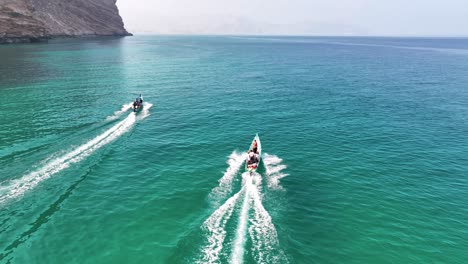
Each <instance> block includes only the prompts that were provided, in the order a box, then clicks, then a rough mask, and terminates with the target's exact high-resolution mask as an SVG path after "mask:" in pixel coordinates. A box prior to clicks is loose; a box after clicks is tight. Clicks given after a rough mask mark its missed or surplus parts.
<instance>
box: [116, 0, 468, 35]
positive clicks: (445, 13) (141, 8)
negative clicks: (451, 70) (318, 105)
mask: <svg viewBox="0 0 468 264" xmlns="http://www.w3.org/2000/svg"><path fill="white" fill-rule="evenodd" d="M117 5H118V6H119V9H120V13H121V15H122V17H123V19H124V22H125V25H126V28H127V29H128V30H129V31H131V32H133V33H136V34H138V33H163V34H171V33H173V34H184V33H185V34H293V35H392V36H399V35H403V36H408V35H413V36H468V0H445V1H444V0H320V1H319V0H270V1H267V0H231V1H225V0H118V1H117Z"/></svg>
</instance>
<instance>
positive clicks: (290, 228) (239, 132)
mask: <svg viewBox="0 0 468 264" xmlns="http://www.w3.org/2000/svg"><path fill="white" fill-rule="evenodd" d="M0 58H1V64H0V98H1V102H2V107H0V263H48V264H52V263H57V264H62V263H466V262H467V260H468V250H467V249H468V202H467V199H466V197H467V193H468V136H467V135H468V87H467V84H468V74H467V73H468V39H442V38H438V39H424V38H320V37H310V38H309V37H288V38H286V37H228V36H226V37H209V36H204V37H196V36H170V37H169V36H136V37H131V38H123V39H106V38H103V39H88V40H56V41H51V42H50V43H49V44H37V45H11V46H0ZM140 93H141V94H142V95H143V96H144V98H145V107H144V110H143V111H142V112H140V113H137V114H134V113H132V112H130V111H128V107H129V104H130V103H131V101H132V100H133V99H134V98H135V97H136V96H137V95H138V94H140ZM255 133H259V135H260V138H261V141H262V147H263V162H262V164H261V166H260V168H259V171H258V173H256V174H253V175H249V174H246V173H245V169H244V164H243V159H244V155H245V154H244V152H245V150H246V149H247V148H248V146H249V144H250V142H251V140H252V139H253V137H254V136H255Z"/></svg>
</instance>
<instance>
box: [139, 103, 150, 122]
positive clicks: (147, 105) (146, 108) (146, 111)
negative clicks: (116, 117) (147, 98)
mask: <svg viewBox="0 0 468 264" xmlns="http://www.w3.org/2000/svg"><path fill="white" fill-rule="evenodd" d="M151 107H153V104H151V103H147V102H144V103H143V109H142V110H141V113H140V114H137V118H138V120H142V119H145V118H147V117H148V116H150V112H149V110H150V108H151Z"/></svg>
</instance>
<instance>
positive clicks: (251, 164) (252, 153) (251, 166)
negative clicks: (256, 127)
mask: <svg viewBox="0 0 468 264" xmlns="http://www.w3.org/2000/svg"><path fill="white" fill-rule="evenodd" d="M255 145H256V149H255ZM261 156H262V144H261V143H260V137H258V134H256V135H255V137H254V139H253V140H252V143H251V144H250V147H249V150H248V151H247V160H246V161H245V169H246V170H247V171H250V172H255V171H256V170H257V169H258V165H259V164H260V160H261Z"/></svg>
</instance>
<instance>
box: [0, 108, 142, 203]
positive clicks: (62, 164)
mask: <svg viewBox="0 0 468 264" xmlns="http://www.w3.org/2000/svg"><path fill="white" fill-rule="evenodd" d="M135 121H136V116H135V113H130V114H129V115H128V117H126V118H125V119H124V120H122V121H120V122H119V123H117V124H116V125H114V126H113V127H111V128H110V129H108V130H107V131H105V132H104V133H103V134H101V135H99V136H97V137H95V138H94V139H92V140H91V141H89V142H87V143H85V144H83V145H81V146H79V147H78V148H76V149H74V150H73V151H71V152H69V153H67V154H65V155H63V156H61V157H59V158H56V159H53V160H52V161H50V162H48V163H46V164H45V165H44V166H43V167H42V168H40V169H39V170H36V171H33V172H31V173H29V174H26V175H24V176H23V177H21V178H19V179H16V180H12V181H10V184H9V185H7V186H4V187H3V188H2V189H0V195H1V196H0V204H3V203H5V202H6V201H9V200H11V199H14V198H17V197H19V196H21V195H23V194H24V193H25V192H26V191H28V190H31V189H32V188H34V187H35V186H36V185H38V184H39V183H40V182H42V181H43V180H46V179H48V178H49V177H51V176H52V175H54V174H56V173H58V172H60V171H62V170H63V169H65V168H68V167H69V166H70V165H71V164H73V163H77V162H79V161H81V160H83V159H84V158H86V157H88V156H89V155H91V154H92V153H93V152H95V151H96V150H97V149H99V148H101V147H102V146H104V145H106V144H108V143H109V142H111V141H113V140H115V139H116V138H118V137H120V136H121V135H122V134H124V133H125V132H127V131H128V130H129V129H130V128H131V127H132V125H133V124H134V123H135Z"/></svg>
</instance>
